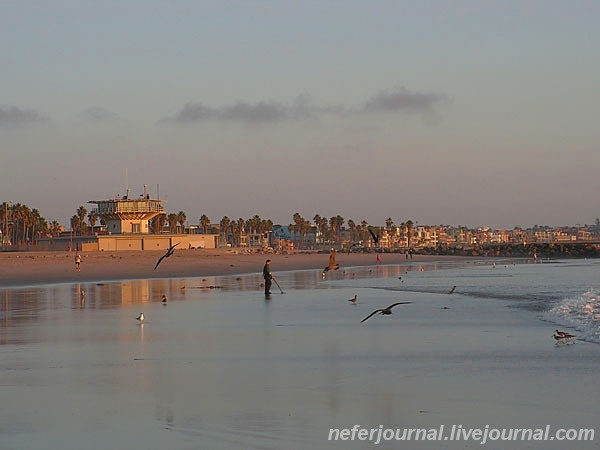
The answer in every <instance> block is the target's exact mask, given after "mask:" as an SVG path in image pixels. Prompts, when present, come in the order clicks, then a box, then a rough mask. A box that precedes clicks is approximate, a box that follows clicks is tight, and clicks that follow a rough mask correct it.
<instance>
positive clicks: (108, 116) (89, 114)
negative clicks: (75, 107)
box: [80, 106, 117, 123]
mask: <svg viewBox="0 0 600 450" xmlns="http://www.w3.org/2000/svg"><path fill="white" fill-rule="evenodd" d="M80 117H81V118H82V119H83V120H85V121H88V122H98V123H106V122H112V121H114V120H115V119H116V118H117V114H115V113H113V112H111V111H108V110H107V109H104V108H101V107H98V106H93V107H91V108H87V109H85V110H83V111H82V112H81V113H80Z"/></svg>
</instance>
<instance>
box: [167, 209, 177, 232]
mask: <svg viewBox="0 0 600 450" xmlns="http://www.w3.org/2000/svg"><path fill="white" fill-rule="evenodd" d="M177 219H178V217H177V214H175V213H170V214H169V215H168V216H167V221H168V222H169V232H170V233H172V234H174V233H176V230H177Z"/></svg>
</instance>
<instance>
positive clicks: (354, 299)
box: [348, 295, 358, 305]
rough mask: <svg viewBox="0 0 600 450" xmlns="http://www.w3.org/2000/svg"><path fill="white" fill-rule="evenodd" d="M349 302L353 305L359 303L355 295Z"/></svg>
mask: <svg viewBox="0 0 600 450" xmlns="http://www.w3.org/2000/svg"><path fill="white" fill-rule="evenodd" d="M348 301H349V302H352V304H353V305H356V303H357V302H358V297H357V296H356V295H355V296H354V298H351V299H350V300H348Z"/></svg>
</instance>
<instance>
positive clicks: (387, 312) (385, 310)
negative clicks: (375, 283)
mask: <svg viewBox="0 0 600 450" xmlns="http://www.w3.org/2000/svg"><path fill="white" fill-rule="evenodd" d="M409 303H414V302H398V303H394V304H393V305H390V306H388V307H387V308H381V309H376V310H375V311H373V312H372V313H371V314H369V315H368V316H367V317H365V318H364V319H363V320H361V321H360V323H363V322H364V321H365V320H367V319H368V318H370V317H371V316H374V315H375V314H377V313H379V314H383V315H384V316H389V315H390V314H391V313H392V308H393V307H394V306H397V305H407V304H409Z"/></svg>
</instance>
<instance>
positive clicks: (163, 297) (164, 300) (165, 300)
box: [161, 294, 169, 304]
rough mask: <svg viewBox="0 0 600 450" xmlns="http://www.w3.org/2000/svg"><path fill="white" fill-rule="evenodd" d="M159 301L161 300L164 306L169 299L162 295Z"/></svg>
mask: <svg viewBox="0 0 600 450" xmlns="http://www.w3.org/2000/svg"><path fill="white" fill-rule="evenodd" d="M161 300H162V302H163V303H165V304H166V303H167V301H168V300H169V299H168V298H167V296H166V295H165V294H163V296H162V298H161Z"/></svg>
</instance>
